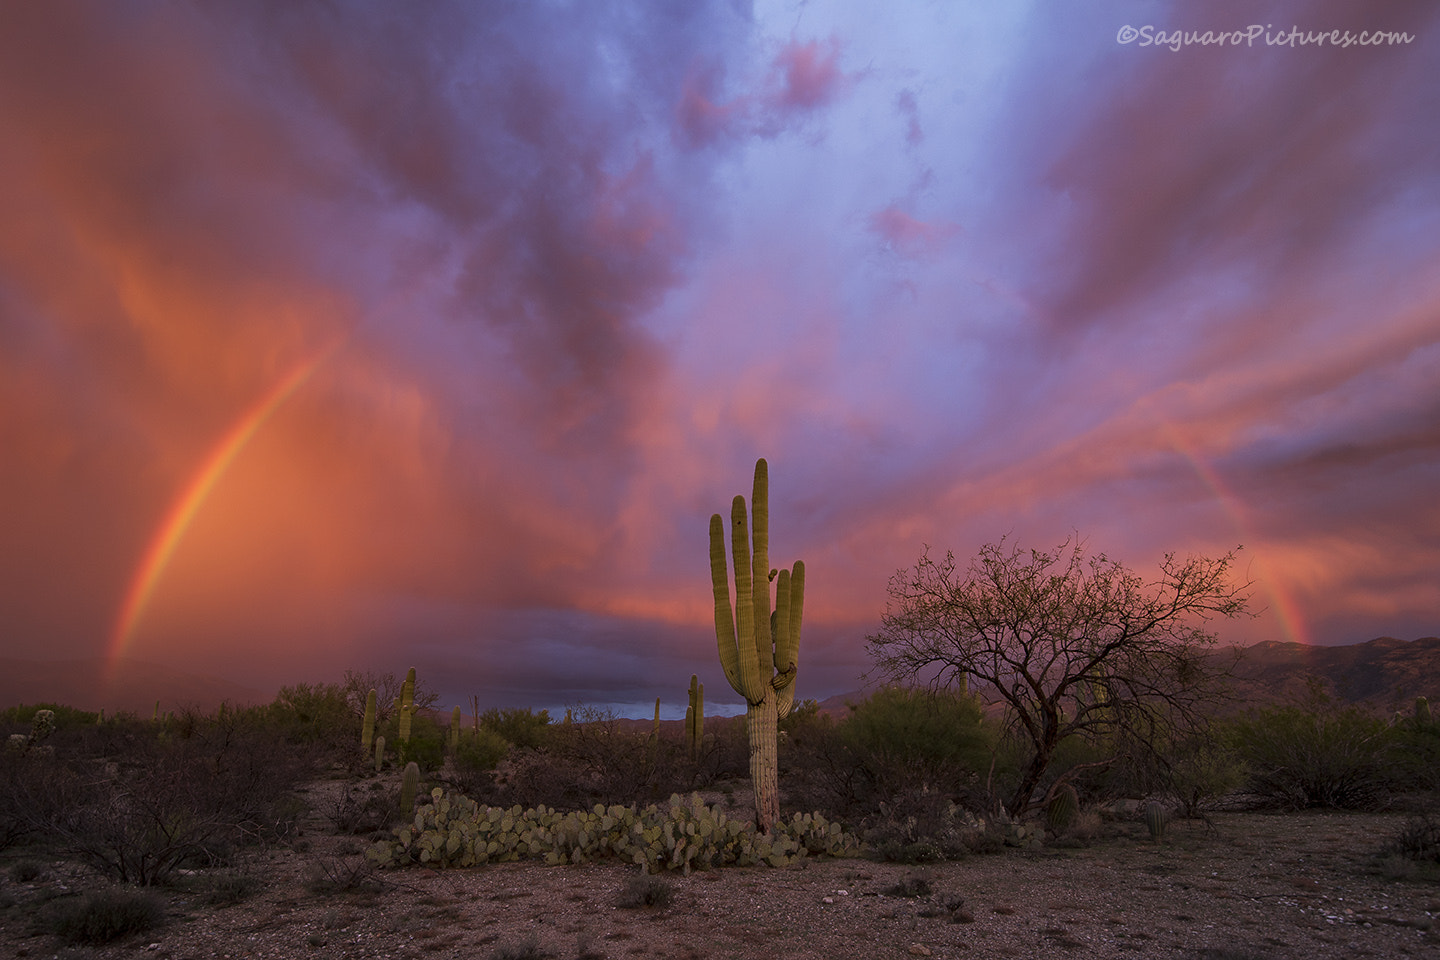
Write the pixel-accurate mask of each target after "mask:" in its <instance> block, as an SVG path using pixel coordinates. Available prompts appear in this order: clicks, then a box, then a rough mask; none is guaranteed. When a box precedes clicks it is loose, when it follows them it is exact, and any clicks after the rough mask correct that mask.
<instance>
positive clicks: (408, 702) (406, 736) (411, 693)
mask: <svg viewBox="0 0 1440 960" xmlns="http://www.w3.org/2000/svg"><path fill="white" fill-rule="evenodd" d="M414 717H415V668H414V667H411V668H410V670H409V672H408V673H406V674H405V682H404V683H402V684H401V685H400V718H399V724H400V732H399V737H398V739H399V741H400V742H401V743H402V744H406V743H409V742H410V723H411V721H412V720H413V719H414Z"/></svg>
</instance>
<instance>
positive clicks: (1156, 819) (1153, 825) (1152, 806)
mask: <svg viewBox="0 0 1440 960" xmlns="http://www.w3.org/2000/svg"><path fill="white" fill-rule="evenodd" d="M1169 819H1170V817H1169V814H1168V812H1167V811H1166V810H1165V805H1164V804H1162V803H1160V802H1159V801H1157V800H1151V801H1150V802H1149V803H1147V804H1146V805H1145V829H1146V830H1149V831H1150V839H1151V840H1154V841H1155V842H1156V843H1159V842H1161V841H1162V840H1164V839H1165V824H1166V823H1167V822H1168V821H1169Z"/></svg>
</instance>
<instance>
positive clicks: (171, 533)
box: [107, 341, 340, 668]
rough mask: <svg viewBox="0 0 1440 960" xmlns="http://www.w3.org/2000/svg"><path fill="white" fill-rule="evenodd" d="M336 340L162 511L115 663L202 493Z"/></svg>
mask: <svg viewBox="0 0 1440 960" xmlns="http://www.w3.org/2000/svg"><path fill="white" fill-rule="evenodd" d="M339 345H340V342H339V341H336V342H335V343H332V344H331V345H330V346H329V347H326V348H325V349H324V350H322V351H320V352H319V353H318V354H316V355H315V356H314V357H313V358H311V359H310V360H307V361H306V362H304V363H302V364H300V365H299V366H298V367H296V368H295V369H294V370H292V371H291V372H290V374H289V375H288V376H286V377H285V379H283V380H281V381H280V382H279V383H278V384H276V385H275V386H274V387H272V388H271V390H270V392H269V393H267V394H265V395H264V396H263V397H261V398H260V400H259V401H258V402H257V403H256V404H255V406H253V407H251V408H250V409H249V410H248V411H246V413H245V414H244V416H242V417H240V419H239V420H237V421H236V422H235V424H234V425H233V426H232V427H231V428H230V429H229V431H227V432H226V434H225V436H224V437H222V438H221V439H220V442H219V443H217V444H216V445H215V448H214V449H213V450H212V451H211V452H210V455H209V456H208V457H206V458H205V461H204V462H203V463H202V464H201V466H200V469H199V470H198V471H197V472H196V473H195V476H194V477H192V478H191V480H190V482H189V484H188V485H187V486H186V487H185V489H184V492H183V493H182V494H181V496H180V498H179V499H178V500H177V501H175V504H174V505H173V506H172V507H171V508H170V511H169V512H168V513H167V514H166V516H165V520H164V522H163V523H161V524H160V527H159V529H158V530H156V531H155V536H154V538H153V539H152V540H151V541H150V546H149V547H148V548H147V549H146V551H145V556H144V559H143V560H142V561H141V563H140V567H139V568H138V569H137V570H136V571H135V577H134V579H133V580H131V582H130V589H129V590H127V591H126V593H125V602H124V604H123V605H122V606H121V608H120V617H119V619H118V620H117V621H116V624H115V632H114V635H113V636H112V637H111V640H110V651H109V656H108V658H107V660H108V663H109V664H110V666H111V667H112V668H113V667H114V665H115V662H116V661H117V660H118V659H119V658H120V657H121V656H123V655H124V653H125V650H126V648H127V647H128V646H129V645H130V642H131V640H132V639H133V638H134V633H135V628H136V626H137V625H138V624H139V623H140V620H141V618H142V617H143V616H144V615H145V609H146V607H147V606H149V604H150V599H151V597H152V596H153V595H154V593H155V587H156V585H157V584H158V583H159V582H160V578H161V576H163V575H164V573H165V567H166V565H167V564H168V563H169V562H170V558H171V557H172V556H173V555H174V553H175V548H176V547H177V546H178V545H179V543H180V541H181V539H183V538H184V536H185V530H186V529H187V528H188V527H189V526H190V523H191V521H193V520H194V519H195V516H196V514H198V513H199V512H200V508H201V507H202V506H203V505H204V503H205V498H206V497H208V496H209V495H210V492H211V491H212V490H214V489H215V485H216V484H217V483H218V482H219V481H220V478H221V477H223V476H224V475H225V471H226V470H227V469H229V467H230V465H231V464H232V463H234V462H235V458H236V457H237V456H239V454H240V451H241V450H243V449H244V448H245V444H247V443H248V442H249V441H250V438H252V437H253V436H255V434H256V432H257V431H258V430H259V429H260V428H261V427H262V426H263V425H264V424H265V421H266V420H268V419H270V417H271V416H272V415H274V413H275V411H276V410H279V409H280V407H281V406H283V405H284V403H285V401H286V400H289V399H290V397H291V396H293V395H294V394H295V392H296V391H297V390H299V389H300V387H301V386H303V385H304V384H305V381H307V380H309V379H310V376H311V374H313V373H314V372H315V371H316V369H318V368H319V367H320V365H321V364H322V363H324V362H325V361H326V360H328V359H329V358H330V356H331V355H332V354H333V353H334V352H335V350H336V349H337V348H338V347H339Z"/></svg>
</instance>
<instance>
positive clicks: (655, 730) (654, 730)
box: [650, 697, 660, 742]
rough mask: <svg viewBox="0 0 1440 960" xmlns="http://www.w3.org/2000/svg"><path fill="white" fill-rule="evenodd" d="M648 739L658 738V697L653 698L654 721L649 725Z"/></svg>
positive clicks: (657, 739) (656, 739)
mask: <svg viewBox="0 0 1440 960" xmlns="http://www.w3.org/2000/svg"><path fill="white" fill-rule="evenodd" d="M650 739H652V740H655V741H657V742H658V741H659V740H660V698H659V697H656V698H655V723H654V724H652V725H651V727H650Z"/></svg>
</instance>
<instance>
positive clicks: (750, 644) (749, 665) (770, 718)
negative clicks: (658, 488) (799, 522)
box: [710, 460, 805, 833]
mask: <svg viewBox="0 0 1440 960" xmlns="http://www.w3.org/2000/svg"><path fill="white" fill-rule="evenodd" d="M750 501H751V505H752V507H753V517H752V518H751V522H750V524H748V525H747V518H746V512H745V498H744V497H740V496H737V497H736V498H735V499H734V501H733V502H732V503H731V505H730V548H731V556H732V558H733V560H734V566H735V606H734V608H733V609H732V608H731V606H730V575H729V571H728V570H727V569H726V564H725V523H724V520H723V519H722V518H721V516H720V514H718V513H717V514H715V515H714V516H712V517H711V518H710V580H711V586H712V587H713V589H714V593H715V639H716V643H717V646H718V647H719V653H720V665H721V666H722V667H723V668H724V669H725V679H726V680H728V681H729V683H730V686H731V687H733V688H734V690H735V692H736V693H738V694H740V695H741V696H743V697H744V698H745V703H746V711H745V729H746V733H747V734H748V735H749V738H750V778H751V781H752V783H753V784H754V788H755V822H756V825H757V826H758V827H759V828H760V830H761V831H762V832H764V833H769V832H770V830H771V828H772V827H774V825H775V822H776V821H777V820H779V819H780V788H779V787H780V785H779V775H778V772H777V765H778V760H779V750H778V746H777V743H776V740H777V724H778V722H779V719H780V718H781V717H784V716H785V715H786V714H788V713H789V712H790V707H791V705H792V704H793V703H794V701H795V673H796V665H797V663H798V661H799V653H800V621H801V614H802V612H803V610H804V605H805V564H804V563H802V562H801V561H799V560H797V561H795V568H794V570H793V571H791V570H781V571H779V574H778V577H777V576H776V574H775V573H774V572H773V571H771V570H770V475H769V467H768V466H767V464H766V463H765V461H764V460H757V461H756V462H755V485H754V488H753V490H752V494H751V498H750ZM750 526H753V529H754V537H753V550H752V545H751V540H752V538H751V531H750V529H749V527H750ZM772 577H773V578H775V580H776V583H775V610H774V612H773V613H772V612H771V610H770V580H771V579H772Z"/></svg>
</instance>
